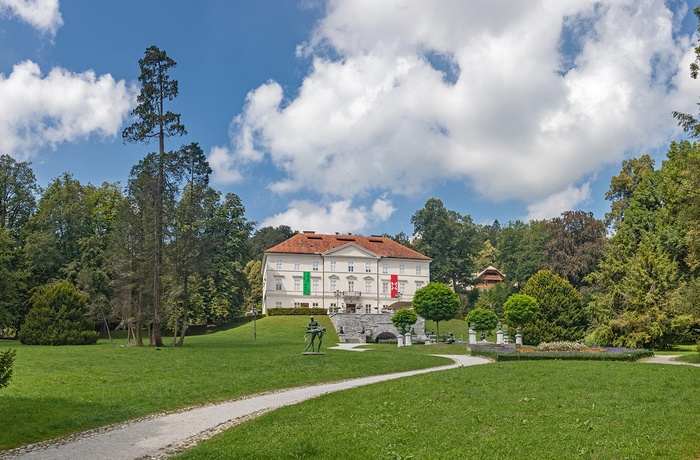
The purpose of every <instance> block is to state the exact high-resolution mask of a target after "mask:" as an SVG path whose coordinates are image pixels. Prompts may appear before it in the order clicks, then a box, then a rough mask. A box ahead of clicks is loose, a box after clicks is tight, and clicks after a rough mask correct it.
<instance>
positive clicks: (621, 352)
mask: <svg viewBox="0 0 700 460" xmlns="http://www.w3.org/2000/svg"><path fill="white" fill-rule="evenodd" d="M529 350H530V349H528V351H526V352H522V351H519V350H517V349H508V350H498V349H493V348H482V349H479V348H474V349H472V350H470V354H471V355H472V356H481V357H484V358H489V359H492V360H494V361H496V362H503V361H545V360H553V359H559V360H565V361H637V360H638V359H642V358H649V357H651V356H654V352H653V351H651V350H642V349H637V348H626V349H625V348H603V349H596V350H591V351H581V352H578V351H573V352H572V351H545V352H541V351H529Z"/></svg>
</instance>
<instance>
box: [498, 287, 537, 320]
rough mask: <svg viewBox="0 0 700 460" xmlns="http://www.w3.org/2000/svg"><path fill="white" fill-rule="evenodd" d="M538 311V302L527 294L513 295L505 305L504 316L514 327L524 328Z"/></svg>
mask: <svg viewBox="0 0 700 460" xmlns="http://www.w3.org/2000/svg"><path fill="white" fill-rule="evenodd" d="M538 309H539V305H538V304H537V300H535V299H534V298H533V297H530V296H529V295H525V294H513V295H511V296H510V297H508V300H506V302H505V303H504V304H503V314H504V315H505V317H506V319H507V320H508V322H509V323H511V324H512V325H514V326H523V325H525V324H527V323H529V322H530V321H532V319H533V318H534V317H535V314H536V313H537V310H538Z"/></svg>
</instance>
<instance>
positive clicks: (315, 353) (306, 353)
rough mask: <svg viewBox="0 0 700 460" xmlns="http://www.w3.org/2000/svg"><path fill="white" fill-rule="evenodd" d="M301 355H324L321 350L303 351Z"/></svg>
mask: <svg viewBox="0 0 700 460" xmlns="http://www.w3.org/2000/svg"><path fill="white" fill-rule="evenodd" d="M301 354H302V355H325V353H323V352H322V351H304V352H302V353H301Z"/></svg>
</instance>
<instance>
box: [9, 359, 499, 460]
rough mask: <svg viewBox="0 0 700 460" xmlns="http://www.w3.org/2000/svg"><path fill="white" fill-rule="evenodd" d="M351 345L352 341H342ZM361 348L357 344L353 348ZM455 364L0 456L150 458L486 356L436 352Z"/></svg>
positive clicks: (135, 423) (226, 406)
mask: <svg viewBox="0 0 700 460" xmlns="http://www.w3.org/2000/svg"><path fill="white" fill-rule="evenodd" d="M347 348H352V347H347V346H346V349H347ZM354 351H361V350H354ZM439 356H443V357H446V358H450V359H452V360H453V361H454V364H451V365H448V366H441V367H433V368H430V369H421V370H416V371H409V372H400V373H394V374H386V375H377V376H372V377H363V378H358V379H353V380H345V381H342V382H334V383H324V384H319V385H312V386H308V387H302V388H291V389H287V390H279V391H275V392H269V393H264V394H258V395H254V396H250V397H246V398H242V399H238V400H235V401H230V402H225V403H219V404H212V405H207V406H202V407H197V408H193V409H188V410H182V411H179V412H176V413H170V414H160V415H154V416H151V417H145V418H141V419H138V420H132V421H129V422H125V423H119V424H115V425H110V426H107V427H103V428H100V429H97V430H92V431H88V432H84V433H79V434H77V435H74V436H69V437H66V438H59V439H55V440H50V441H46V442H42V443H38V444H32V445H28V446H24V447H20V448H17V449H13V450H10V451H6V452H2V453H0V459H23V460H24V459H52V460H60V459H66V460H69V459H70V460H73V459H89V458H99V459H104V460H107V459H118V460H125V459H153V458H166V457H167V456H169V455H171V454H174V453H176V452H178V451H181V450H184V449H186V448H187V447H191V446H193V445H195V444H196V443H197V442H199V441H202V440H204V439H207V438H209V437H211V436H213V435H215V434H217V433H219V432H221V431H223V430H225V429H227V428H229V427H231V426H233V425H236V424H238V423H241V422H244V421H246V420H249V419H251V418H253V417H257V416H259V415H261V414H263V413H265V412H268V411H271V410H274V409H277V408H278V407H283V406H289V405H292V404H296V403H299V402H302V401H305V400H307V399H311V398H315V397H317V396H320V395H323V394H326V393H332V392H334V391H340V390H346V389H349V388H355V387H360V386H363V385H369V384H372V383H376V382H383V381H386V380H392V379H398V378H401V377H407V376H410V375H418V374H425V373H428V372H435V371H441V370H446V369H454V368H456V367H460V366H473V365H477V364H485V363H487V362H489V361H488V360H486V359H484V358H477V357H472V356H464V355H439Z"/></svg>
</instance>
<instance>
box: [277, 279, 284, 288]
mask: <svg viewBox="0 0 700 460" xmlns="http://www.w3.org/2000/svg"><path fill="white" fill-rule="evenodd" d="M283 288H284V286H283V285H282V278H275V291H283V290H284V289H283Z"/></svg>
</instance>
